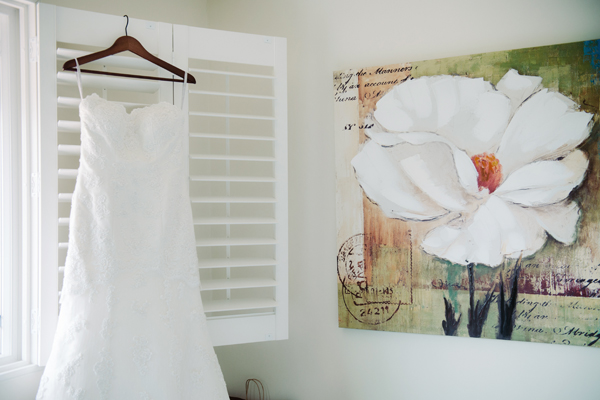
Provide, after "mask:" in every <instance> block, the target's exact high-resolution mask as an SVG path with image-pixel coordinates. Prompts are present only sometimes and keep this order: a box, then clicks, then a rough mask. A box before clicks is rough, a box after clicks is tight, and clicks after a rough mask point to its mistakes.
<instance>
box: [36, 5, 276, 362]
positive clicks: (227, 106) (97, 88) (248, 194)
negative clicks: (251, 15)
mask: <svg viewBox="0 0 600 400" xmlns="http://www.w3.org/2000/svg"><path fill="white" fill-rule="evenodd" d="M39 7H40V42H39V49H40V51H39V78H40V123H41V143H42V160H41V162H42V166H43V167H42V176H41V177H40V181H41V196H42V204H43V209H42V234H41V240H42V279H43V282H44V289H43V297H44V298H45V299H47V301H51V302H52V304H55V306H54V310H53V311H54V312H51V313H45V314H44V316H42V318H43V321H42V323H44V324H45V326H46V327H53V326H55V325H56V319H57V314H58V312H59V310H58V294H59V292H60V290H61V287H62V279H63V272H64V265H65V259H66V253H67V248H68V235H69V232H68V230H69V213H70V208H71V198H72V193H73V189H74V186H75V181H76V177H77V169H78V166H79V154H80V147H79V146H80V123H79V114H78V106H79V101H80V98H79V92H78V88H77V81H76V77H75V74H74V73H72V72H64V71H62V64H63V63H64V62H65V61H66V60H67V59H71V58H74V57H78V56H81V55H85V54H88V53H90V52H94V51H98V50H101V49H104V48H107V47H109V46H110V45H111V44H112V43H113V42H114V41H115V39H116V38H117V37H119V36H122V35H124V34H125V31H124V27H125V22H126V21H125V18H122V17H118V16H112V15H105V14H99V13H93V12H87V11H80V10H74V9H69V8H63V7H57V6H53V5H48V4H43V3H41V4H39ZM128 33H129V34H130V35H131V36H134V37H135V38H136V39H138V40H139V41H140V42H141V43H142V44H143V45H144V47H145V48H146V49H147V50H148V51H149V52H150V53H153V54H155V55H157V56H158V57H159V58H161V59H163V60H165V61H167V62H170V63H172V64H174V65H176V66H178V67H179V68H181V69H189V72H190V73H191V74H193V75H194V76H195V77H196V79H197V81H198V84H197V85H188V89H189V93H188V94H187V96H186V102H185V103H184V109H186V110H187V109H188V108H189V120H188V121H187V124H188V125H189V127H190V132H191V133H190V141H189V145H190V148H189V150H190V160H189V167H190V194H191V196H192V209H193V213H194V224H195V232H196V239H197V252H198V257H199V267H200V276H201V283H202V289H201V290H202V298H203V303H204V307H205V311H206V314H207V317H208V319H209V329H210V331H211V336H212V338H213V342H214V344H215V345H226V344H236V343H247V342H255V341H264V340H274V339H285V338H287V313H288V312H287V168H286V164H287V161H286V158H287V145H286V135H287V132H286V124H287V122H286V110H285V107H286V89H285V86H286V81H285V75H286V70H285V40H284V39H279V38H266V40H268V43H267V42H265V38H258V37H255V36H252V35H245V34H239V33H234V34H232V33H230V32H222V31H215V30H208V29H198V28H189V27H184V26H174V25H171V24H166V23H160V22H152V21H142V20H137V19H134V18H130V22H129V27H128ZM232 38H233V41H232ZM259 39H260V40H259ZM199 40H210V41H211V43H212V45H213V46H215V45H216V46H217V47H218V48H219V51H220V54H221V55H220V56H219V57H217V56H216V55H215V54H213V53H211V52H207V51H206V50H202V49H201V50H200V51H198V48H197V47H194V46H189V44H190V43H195V42H197V41H199ZM240 41H243V42H244V43H246V44H247V46H250V45H255V46H256V45H257V44H259V43H260V44H261V45H263V46H262V47H263V49H261V50H257V51H260V52H263V53H264V56H263V58H262V59H255V60H252V59H250V60H248V59H247V58H244V56H243V54H242V55H241V56H239V55H237V54H235V53H236V52H237V51H239V45H238V46H235V45H236V44H237V43H238V42H240ZM249 50H250V51H251V49H249V48H248V47H246V48H245V49H244V52H248V51H249ZM269 52H270V55H267V53H269ZM267 59H270V61H269V62H267V61H266V60H267ZM86 68H93V69H100V70H105V71H112V72H126V73H133V74H138V75H154V76H163V77H171V75H170V74H169V73H168V71H165V70H162V69H160V68H158V67H156V66H155V65H154V64H151V63H149V62H147V61H146V60H143V59H140V58H138V57H137V56H131V54H127V53H123V54H122V55H117V56H111V57H108V58H104V59H101V60H97V61H96V62H94V63H89V64H86ZM255 76H256V77H255ZM258 76H260V78H257V77H258ZM82 79H83V81H82V82H83V91H84V93H83V95H84V96H87V95H89V94H91V93H92V92H95V93H97V94H98V95H99V96H101V97H104V98H106V99H108V100H111V101H116V102H120V103H121V104H123V105H124V106H125V108H126V109H127V110H128V111H131V109H134V108H136V107H143V106H145V105H149V104H153V103H157V102H160V101H167V102H169V103H173V99H176V100H175V104H177V105H179V101H180V100H179V99H181V90H182V85H181V84H173V83H171V82H160V81H151V80H141V79H134V78H120V77H111V76H104V75H91V74H82ZM245 79H246V80H249V81H248V82H246V81H244V80H245ZM238 80H241V81H242V82H241V83H240V82H238ZM254 80H256V81H254ZM224 82H226V83H224ZM223 85H225V86H223ZM240 85H241V86H240ZM229 88H231V89H232V90H231V91H230V90H229ZM238 88H239V90H240V92H239V93H238V92H234V90H237V89H238ZM215 98H217V99H219V100H215ZM240 100H241V102H240ZM258 103H260V104H258ZM188 104H189V107H188ZM51 331H53V329H51ZM51 339H52V338H47V339H46V340H47V341H51ZM42 359H45V357H43V358H42Z"/></svg>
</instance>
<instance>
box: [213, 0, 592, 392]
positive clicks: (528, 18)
mask: <svg viewBox="0 0 600 400" xmlns="http://www.w3.org/2000/svg"><path fill="white" fill-rule="evenodd" d="M367 5H368V6H367ZM208 13H209V14H208V20H209V27H210V28H216V29H225V30H232V31H239V32H247V33H257V34H264V35H274V36H284V37H287V38H288V52H289V55H288V65H289V75H288V80H289V159H290V162H289V166H290V339H289V340H287V341H283V342H271V343H260V344H250V345H238V346H229V347H222V348H218V349H217V354H218V356H219V359H220V361H221V366H222V368H223V371H224V373H225V377H226V380H227V383H228V387H229V388H230V392H231V393H232V394H235V395H237V396H239V397H244V396H243V394H244V382H245V380H246V379H247V378H258V379H260V380H261V381H262V382H263V383H264V384H265V385H266V386H267V387H268V390H269V392H270V398H271V399H272V400H321V399H323V400H325V399H328V400H338V399H339V400H346V399H348V400H350V399H356V400H358V399H360V400H371V399H373V400H380V399H407V400H418V399H446V400H453V399H465V400H469V399H473V400H475V399H477V400H479V399H486V400H487V399H503V400H506V399H565V400H567V399H568V400H570V399H595V400H597V399H600V379H598V376H599V375H598V366H597V365H598V363H597V361H598V359H599V357H600V350H598V349H596V348H593V349H590V348H581V347H566V346H556V345H547V344H533V343H522V342H502V341H493V340H485V339H480V340H476V339H465V338H447V337H442V336H426V335H412V334H403V333H388V332H372V331H359V330H348V329H340V328H338V327H337V292H336V291H337V286H336V279H337V276H336V240H335V236H336V232H335V189H334V188H335V171H334V158H333V157H334V140H333V102H332V72H333V71H335V70H341V69H346V68H360V67H365V66H373V65H385V64H390V63H397V62H405V61H418V60H427V59H432V58H442V57H449V56H458V55H465V54H473V53H481V52H489V51H497V50H509V49H516V48H523V47H532V46H542V45H549V44H557V43H566V42H574V41H580V40H587V39H597V38H600V1H598V0H496V1H484V0H453V1H450V0H421V1H410V2H409V1H402V0H370V1H361V0H296V1H281V0H253V1H248V0H208Z"/></svg>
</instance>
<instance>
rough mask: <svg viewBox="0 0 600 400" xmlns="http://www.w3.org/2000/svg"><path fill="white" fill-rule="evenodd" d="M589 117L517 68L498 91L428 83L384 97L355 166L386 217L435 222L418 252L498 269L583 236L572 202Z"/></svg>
mask: <svg viewBox="0 0 600 400" xmlns="http://www.w3.org/2000/svg"><path fill="white" fill-rule="evenodd" d="M591 120H592V114H590V113H587V112H583V111H580V107H579V105H578V104H577V103H575V102H574V101H572V100H570V99H569V98H568V97H567V96H565V95H564V94H561V93H559V92H558V91H554V90H549V89H546V88H544V87H543V84H542V78H540V77H537V76H526V75H522V74H519V72H518V71H516V70H514V69H510V70H508V71H507V72H506V74H505V75H504V76H503V77H502V79H500V81H499V82H498V83H497V85H496V86H494V85H492V84H491V83H490V82H487V81H485V80H484V79H482V78H468V77H463V76H452V75H439V76H423V77H420V78H417V79H411V80H407V81H406V82H403V83H400V84H399V85H397V86H395V87H393V88H392V89H391V90H390V91H388V92H387V93H386V94H385V95H384V96H382V97H381V98H380V99H379V101H378V102H377V103H376V108H375V110H374V111H373V113H372V114H371V116H370V123H371V124H372V126H371V127H370V128H369V129H365V135H366V136H367V137H368V140H367V141H366V142H365V143H364V144H363V145H362V147H361V149H360V150H359V152H358V153H357V154H356V155H355V156H354V158H353V159H352V162H351V164H352V167H353V168H354V170H355V173H356V178H357V180H358V183H359V185H360V187H361V188H362V190H363V191H364V193H365V194H366V196H367V197H368V198H369V199H370V200H371V201H372V202H373V203H376V204H377V205H378V206H379V208H380V209H381V211H382V212H383V213H384V214H385V215H386V216H387V217H389V218H396V219H400V220H404V221H410V222H413V223H418V222H429V223H430V225H431V227H432V228H431V229H430V230H429V231H428V232H427V233H426V234H425V235H424V237H423V238H422V241H421V243H420V244H419V245H420V246H421V248H422V249H423V250H424V251H425V252H426V253H429V254H431V255H434V256H436V257H439V258H441V259H444V260H448V261H450V262H451V263H453V264H459V265H473V264H483V265H487V266H489V267H496V266H498V265H500V264H502V263H503V262H504V260H505V259H507V258H509V259H516V258H519V257H521V256H522V257H528V256H531V255H533V254H535V253H536V252H537V251H538V250H540V249H541V248H542V247H543V246H544V244H545V243H546V241H547V240H548V237H552V238H554V239H555V240H556V241H557V242H560V243H562V244H564V245H569V244H572V243H574V242H575V240H576V239H577V231H578V221H579V219H580V217H581V211H580V206H579V205H578V204H577V203H576V202H575V201H573V200H572V196H571V194H572V192H573V191H574V190H575V189H576V188H577V187H579V186H580V185H581V183H582V182H583V181H584V179H585V178H586V172H587V170H588V164H589V160H588V155H587V154H586V153H585V152H584V151H582V150H580V149H579V146H580V145H581V144H582V143H583V142H584V141H585V140H586V139H587V138H588V137H589V135H590V131H591V127H592V122H591ZM371 124H370V125H371ZM431 222H433V223H431Z"/></svg>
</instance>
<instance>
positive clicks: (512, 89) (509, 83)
mask: <svg viewBox="0 0 600 400" xmlns="http://www.w3.org/2000/svg"><path fill="white" fill-rule="evenodd" d="M541 84H542V78H540V77H539V76H528V75H519V73H518V72H517V71H516V70H514V69H511V70H509V71H508V72H507V73H506V74H505V75H504V76H503V77H502V79H500V81H499V82H498V84H497V85H496V88H498V90H499V91H501V92H502V93H504V94H505V95H507V96H508V98H509V99H510V101H511V109H512V113H514V111H515V110H516V109H517V108H518V107H519V106H520V105H521V103H523V102H524V101H525V100H526V99H527V98H528V97H529V96H531V95H532V94H533V93H534V92H536V91H537V90H539V89H540V88H541Z"/></svg>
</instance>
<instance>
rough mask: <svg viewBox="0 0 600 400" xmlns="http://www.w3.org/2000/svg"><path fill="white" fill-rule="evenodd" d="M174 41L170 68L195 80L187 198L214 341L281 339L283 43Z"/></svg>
mask: <svg viewBox="0 0 600 400" xmlns="http://www.w3.org/2000/svg"><path fill="white" fill-rule="evenodd" d="M173 35H174V45H175V49H174V50H175V51H174V53H175V57H176V63H177V64H178V65H184V66H186V67H187V68H189V71H190V72H191V73H192V74H194V76H195V77H196V80H197V84H196V85H190V87H189V94H188V96H189V97H188V106H189V110H188V112H189V125H190V144H189V147H190V161H189V163H190V195H191V199H192V210H193V214H194V224H195V231H196V239H197V246H198V257H199V260H200V278H201V282H202V299H203V303H204V307H205V312H206V314H207V316H208V319H209V328H210V330H211V336H212V338H213V342H214V343H215V345H221V344H234V343H247V342H257V341H265V340H277V339H287V335H288V292H287V290H288V289H287V285H288V283H287V262H288V261H287V257H288V250H287V245H288V244H287V241H288V237H287V234H288V233H287V229H288V227H287V81H286V73H287V71H286V42H285V39H282V38H272V37H264V36H257V35H248V34H240V33H234V32H225V31H216V30H211V29H203V28H193V27H186V26H180V25H175V26H174V34H173ZM177 89H178V88H176V91H177ZM176 96H177V94H176Z"/></svg>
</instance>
